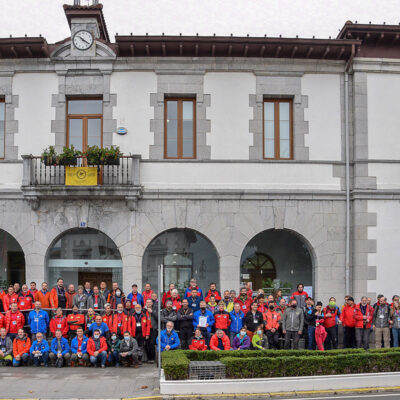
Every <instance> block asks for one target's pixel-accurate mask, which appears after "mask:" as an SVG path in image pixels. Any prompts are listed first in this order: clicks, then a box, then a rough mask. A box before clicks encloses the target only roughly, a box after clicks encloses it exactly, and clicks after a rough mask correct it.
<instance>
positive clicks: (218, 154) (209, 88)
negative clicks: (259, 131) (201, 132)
mask: <svg viewBox="0 0 400 400" xmlns="http://www.w3.org/2000/svg"><path fill="white" fill-rule="evenodd" d="M255 92H256V78H255V76H254V75H253V74H251V73H236V72H212V73H207V74H206V75H205V76H204V93H205V94H210V95H211V107H209V108H207V119H209V120H211V133H208V134H207V144H208V145H210V146H211V158H212V159H219V160H222V159H224V160H229V159H233V160H248V159H249V147H250V146H252V145H253V136H252V134H250V133H249V121H250V120H251V119H253V111H252V108H250V107H249V95H250V94H254V93H255Z"/></svg>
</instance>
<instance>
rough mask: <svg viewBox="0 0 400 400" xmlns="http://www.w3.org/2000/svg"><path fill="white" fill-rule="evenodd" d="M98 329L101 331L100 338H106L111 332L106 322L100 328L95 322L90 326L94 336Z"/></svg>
mask: <svg viewBox="0 0 400 400" xmlns="http://www.w3.org/2000/svg"><path fill="white" fill-rule="evenodd" d="M96 329H98V330H99V331H100V336H105V333H106V332H108V331H109V330H110V329H108V325H107V324H106V323H105V322H102V323H101V324H100V326H98V325H97V324H96V322H93V324H92V325H90V328H89V331H90V332H92V334H93V333H94V331H95V330H96Z"/></svg>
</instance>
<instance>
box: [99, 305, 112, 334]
mask: <svg viewBox="0 0 400 400" xmlns="http://www.w3.org/2000/svg"><path fill="white" fill-rule="evenodd" d="M104 309H105V311H104V315H103V316H102V317H101V318H102V320H103V322H104V323H105V324H107V326H108V329H109V330H110V331H112V317H113V315H112V312H111V305H110V304H108V303H106V305H105V306H104Z"/></svg>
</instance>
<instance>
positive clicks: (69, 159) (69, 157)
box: [57, 144, 82, 165]
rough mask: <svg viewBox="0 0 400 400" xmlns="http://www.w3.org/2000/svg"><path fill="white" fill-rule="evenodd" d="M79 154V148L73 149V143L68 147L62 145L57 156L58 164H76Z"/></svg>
mask: <svg viewBox="0 0 400 400" xmlns="http://www.w3.org/2000/svg"><path fill="white" fill-rule="evenodd" d="M81 154H82V153H81V152H80V151H79V150H76V149H75V147H74V145H73V144H71V146H70V147H67V146H64V147H63V152H62V153H61V154H59V155H58V157H57V162H58V164H59V165H77V164H78V157H79V156H80V155H81Z"/></svg>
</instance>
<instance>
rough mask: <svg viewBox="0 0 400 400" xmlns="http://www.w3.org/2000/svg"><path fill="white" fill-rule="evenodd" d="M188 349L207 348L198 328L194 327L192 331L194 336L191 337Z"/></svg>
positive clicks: (199, 349) (202, 349) (200, 349)
mask: <svg viewBox="0 0 400 400" xmlns="http://www.w3.org/2000/svg"><path fill="white" fill-rule="evenodd" d="M189 350H198V351H204V350H207V345H206V340H205V339H204V337H203V335H202V334H201V331H200V329H196V330H195V331H194V336H193V338H192V342H191V343H190V345H189Z"/></svg>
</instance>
